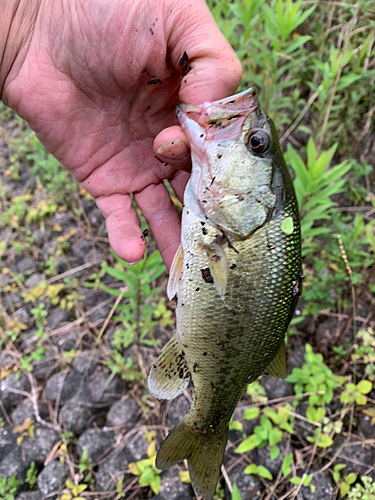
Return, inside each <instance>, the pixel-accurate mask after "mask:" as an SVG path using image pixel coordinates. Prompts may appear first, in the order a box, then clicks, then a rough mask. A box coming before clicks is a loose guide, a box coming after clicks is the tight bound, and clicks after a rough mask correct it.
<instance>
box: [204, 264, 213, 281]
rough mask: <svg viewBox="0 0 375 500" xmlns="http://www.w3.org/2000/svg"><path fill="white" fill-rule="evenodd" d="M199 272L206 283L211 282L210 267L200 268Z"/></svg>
mask: <svg viewBox="0 0 375 500" xmlns="http://www.w3.org/2000/svg"><path fill="white" fill-rule="evenodd" d="M201 273H202V278H203V279H204V281H205V282H206V283H213V282H214V279H213V277H212V276H211V272H210V268H209V267H206V268H204V269H201Z"/></svg>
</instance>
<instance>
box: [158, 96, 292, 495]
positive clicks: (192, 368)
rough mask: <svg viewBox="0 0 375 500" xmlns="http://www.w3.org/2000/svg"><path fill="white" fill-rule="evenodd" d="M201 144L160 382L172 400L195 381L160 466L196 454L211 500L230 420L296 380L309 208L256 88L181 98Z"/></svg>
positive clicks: (194, 141) (192, 136) (172, 282)
mask: <svg viewBox="0 0 375 500" xmlns="http://www.w3.org/2000/svg"><path fill="white" fill-rule="evenodd" d="M177 114H178V117H179V119H180V123H181V126H182V127H183V129H184V131H185V133H186V134H187V136H188V138H189V141H190V144H191V150H192V164H193V169H192V176H191V179H190V180H189V182H188V185H187V187H186V191H185V195H184V209H183V214H182V227H181V248H180V250H179V251H178V252H177V254H176V256H175V259H174V262H173V264H172V268H171V273H170V279H169V283H168V295H169V296H170V297H172V296H173V295H175V294H177V299H178V304H177V309H176V334H175V335H174V336H173V337H172V339H171V340H170V341H169V342H168V343H167V344H166V346H165V347H164V349H163V351H162V354H161V355H160V356H159V358H158V360H157V361H156V362H155V364H154V365H153V367H152V368H151V371H150V375H149V389H150V392H151V393H152V394H154V395H155V396H156V397H159V398H167V399H171V398H173V397H175V396H177V395H178V394H180V393H181V392H182V391H183V390H184V389H185V388H186V387H187V385H188V383H189V380H191V384H192V386H193V401H192V405H191V408H190V411H189V413H188V414H187V415H186V417H185V418H184V419H183V420H182V421H181V422H180V423H179V424H178V425H177V426H176V427H175V428H174V429H173V430H172V431H171V433H170V434H169V435H168V436H167V438H166V440H165V441H164V442H163V444H162V446H161V448H160V450H159V452H158V455H157V458H156V465H157V467H159V468H161V469H163V470H164V469H167V468H168V467H170V466H172V465H174V464H176V463H178V462H181V461H182V460H183V459H187V461H188V467H189V473H190V478H191V481H192V484H193V487H194V489H195V491H196V493H197V494H198V495H201V496H203V498H204V499H205V500H209V499H210V498H212V496H213V494H214V492H215V487H216V484H217V481H218V478H219V475H220V466H221V463H222V460H223V455H224V451H225V446H226V442H227V439H228V425H229V421H230V418H231V416H232V414H233V412H234V409H235V407H236V405H237V403H238V400H239V398H240V397H241V394H242V392H243V390H244V389H245V387H246V385H247V384H248V383H250V382H253V381H254V380H256V379H257V377H259V376H260V375H261V374H262V373H269V374H271V375H275V376H281V377H282V376H285V375H286V365H285V344H284V337H285V333H286V330H287V327H288V325H289V322H290V320H291V318H292V316H293V313H294V310H295V307H296V304H297V300H298V296H299V294H300V288H301V248H300V226H299V218H298V207H297V202H296V197H295V193H294V189H293V184H292V181H291V179H290V176H289V173H288V170H287V167H286V165H285V162H284V159H283V156H282V153H281V151H280V147H279V145H278V140H277V134H276V131H275V129H274V126H273V124H272V122H271V120H269V118H268V117H267V115H266V114H265V113H264V112H263V111H262V110H261V108H260V107H259V103H258V100H257V96H256V92H255V90H254V89H249V90H247V91H245V92H243V93H241V94H238V95H236V96H232V97H230V98H227V99H223V100H221V101H216V102H214V103H205V104H203V105H202V106H188V105H181V106H180V107H179V108H178V113H177Z"/></svg>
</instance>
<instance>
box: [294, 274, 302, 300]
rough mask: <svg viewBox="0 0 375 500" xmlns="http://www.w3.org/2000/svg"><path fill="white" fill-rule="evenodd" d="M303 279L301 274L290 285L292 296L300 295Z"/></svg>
mask: <svg viewBox="0 0 375 500" xmlns="http://www.w3.org/2000/svg"><path fill="white" fill-rule="evenodd" d="M304 278H305V277H304V275H303V274H301V275H300V276H298V277H297V278H296V279H295V280H293V281H292V285H293V288H292V291H293V295H294V296H296V295H301V292H302V280H303V279H304Z"/></svg>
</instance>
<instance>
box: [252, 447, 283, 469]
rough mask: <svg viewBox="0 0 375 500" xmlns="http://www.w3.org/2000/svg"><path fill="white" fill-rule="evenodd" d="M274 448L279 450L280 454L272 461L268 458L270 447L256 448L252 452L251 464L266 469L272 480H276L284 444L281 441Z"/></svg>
mask: <svg viewBox="0 0 375 500" xmlns="http://www.w3.org/2000/svg"><path fill="white" fill-rule="evenodd" d="M276 446H277V448H279V450H280V453H279V456H278V457H277V458H275V459H273V460H272V459H271V457H270V452H271V447H270V445H267V446H265V447H264V448H256V449H255V450H254V451H253V462H254V463H255V464H257V465H263V466H264V467H266V469H268V470H269V471H270V473H271V474H272V476H273V477H274V478H276V476H277V474H278V473H279V471H280V469H281V466H282V463H283V458H284V456H285V450H286V447H285V443H284V442H283V441H281V442H280V443H277V445H276Z"/></svg>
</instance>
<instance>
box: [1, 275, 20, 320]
mask: <svg viewBox="0 0 375 500" xmlns="http://www.w3.org/2000/svg"><path fill="white" fill-rule="evenodd" d="M2 278H4V276H2ZM22 304H23V301H22V297H21V294H19V293H10V294H8V295H5V297H4V298H2V305H3V307H4V309H5V310H6V311H7V312H13V311H15V310H16V309H18V308H19V307H21V306H22Z"/></svg>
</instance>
